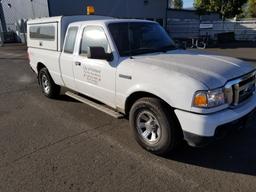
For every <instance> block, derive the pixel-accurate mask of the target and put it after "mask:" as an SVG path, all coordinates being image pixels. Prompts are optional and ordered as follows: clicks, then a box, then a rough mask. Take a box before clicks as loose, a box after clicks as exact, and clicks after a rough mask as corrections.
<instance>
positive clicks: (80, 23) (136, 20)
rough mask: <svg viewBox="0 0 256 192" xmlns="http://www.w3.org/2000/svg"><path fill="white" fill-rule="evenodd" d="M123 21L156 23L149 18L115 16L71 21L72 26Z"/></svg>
mask: <svg viewBox="0 0 256 192" xmlns="http://www.w3.org/2000/svg"><path fill="white" fill-rule="evenodd" d="M122 22H146V23H156V22H154V21H149V20H140V19H115V18H108V19H99V20H88V21H78V22H74V23H71V24H70V26H83V25H85V24H94V25H104V24H105V25H106V24H109V23H122Z"/></svg>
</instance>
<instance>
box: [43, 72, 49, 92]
mask: <svg viewBox="0 0 256 192" xmlns="http://www.w3.org/2000/svg"><path fill="white" fill-rule="evenodd" d="M42 86H43V89H44V92H45V93H46V94H49V92H50V83H49V80H48V78H47V77H46V75H45V74H43V75H42Z"/></svg>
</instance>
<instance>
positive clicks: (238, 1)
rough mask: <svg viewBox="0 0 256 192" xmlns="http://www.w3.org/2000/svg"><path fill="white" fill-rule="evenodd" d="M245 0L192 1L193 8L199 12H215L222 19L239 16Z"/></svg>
mask: <svg viewBox="0 0 256 192" xmlns="http://www.w3.org/2000/svg"><path fill="white" fill-rule="evenodd" d="M246 2H247V0H194V7H195V8H196V9H197V10H198V11H199V12H200V13H202V12H217V13H220V14H222V15H223V16H224V17H227V18H232V17H235V16H236V15H239V14H240V13H241V12H242V11H243V10H242V6H243V5H244V4H245V3H246Z"/></svg>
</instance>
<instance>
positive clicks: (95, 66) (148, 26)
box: [28, 16, 256, 155]
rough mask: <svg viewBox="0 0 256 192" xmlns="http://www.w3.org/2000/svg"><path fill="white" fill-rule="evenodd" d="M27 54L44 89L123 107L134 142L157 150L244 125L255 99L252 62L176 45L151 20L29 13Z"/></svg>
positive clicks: (115, 111)
mask: <svg viewBox="0 0 256 192" xmlns="http://www.w3.org/2000/svg"><path fill="white" fill-rule="evenodd" d="M28 55H29V59H30V65H31V68H32V69H33V71H34V72H35V73H36V74H37V76H38V81H39V84H40V86H41V88H42V92H43V93H44V95H45V96H47V97H49V98H54V97H57V96H58V95H59V94H60V88H61V87H66V88H68V90H69V91H67V92H66V94H67V95H69V96H71V97H73V98H75V99H77V100H79V101H81V102H84V103H87V104H89V105H91V106H93V107H96V108H97V109H99V110H101V111H103V112H106V113H108V114H110V115H112V116H115V117H121V116H122V115H126V116H127V117H129V121H130V125H131V127H132V128H133V130H134V133H135V137H136V140H137V141H138V143H139V144H140V145H141V146H142V147H144V148H145V149H147V150H148V151H150V152H152V153H155V154H160V155H163V154H166V153H168V152H170V151H173V150H174V149H176V148H177V147H178V145H179V144H180V143H181V141H183V140H185V141H187V143H188V144H189V145H191V146H203V145H205V144H207V143H209V142H210V141H211V140H213V139H215V138H218V137H220V136H222V135H223V134H225V133H226V132H227V130H230V129H235V128H237V127H240V125H243V124H244V122H245V120H246V118H247V117H248V116H249V115H250V114H251V113H252V112H253V111H255V107H256V94H255V79H256V70H255V68H254V67H252V66H251V65H249V64H247V63H246V62H244V61H241V60H238V59H235V58H230V57H223V56H217V55H210V54H202V53H199V52H194V51H188V50H182V49H177V47H176V46H175V45H174V43H173V41H172V39H171V38H170V37H169V36H168V35H167V33H166V32H165V30H164V29H163V28H162V27H161V26H160V25H159V24H157V23H155V22H151V21H144V20H130V19H126V20H123V19H114V18H109V17H101V16H71V17H52V18H41V19H35V20H30V21H28ZM89 98H93V100H97V101H100V103H102V105H100V104H99V102H93V101H92V100H90V99H89ZM103 104H104V105H103Z"/></svg>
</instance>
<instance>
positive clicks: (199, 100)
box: [194, 93, 208, 107]
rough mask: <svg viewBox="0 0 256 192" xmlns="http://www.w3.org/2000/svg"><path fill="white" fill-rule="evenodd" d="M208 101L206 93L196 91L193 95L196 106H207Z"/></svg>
mask: <svg viewBox="0 0 256 192" xmlns="http://www.w3.org/2000/svg"><path fill="white" fill-rule="evenodd" d="M207 104H208V101H207V95H206V94H202V93H198V94H196V95H195V98H194V106H197V107H207Z"/></svg>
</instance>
